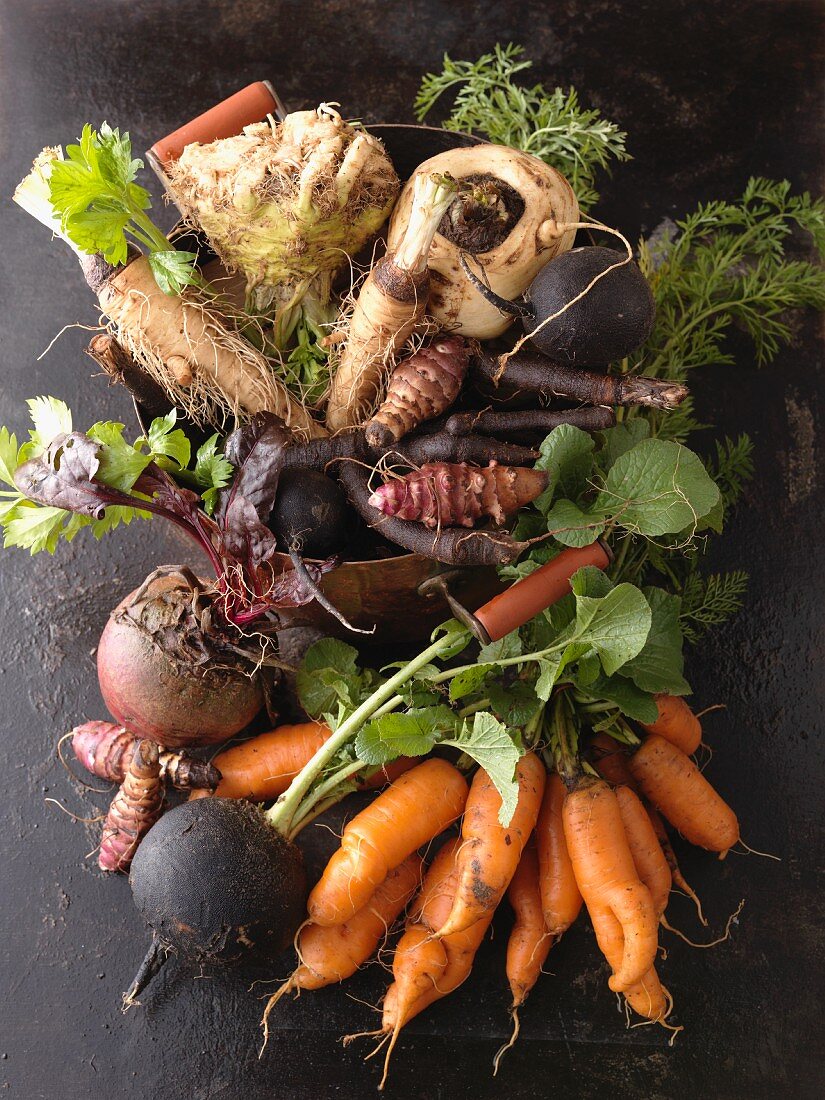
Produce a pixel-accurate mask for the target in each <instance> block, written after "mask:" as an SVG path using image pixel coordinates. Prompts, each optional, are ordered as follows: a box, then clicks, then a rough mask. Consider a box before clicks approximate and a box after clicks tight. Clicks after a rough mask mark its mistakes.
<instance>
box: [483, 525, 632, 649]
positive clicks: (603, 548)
mask: <svg viewBox="0 0 825 1100" xmlns="http://www.w3.org/2000/svg"><path fill="white" fill-rule="evenodd" d="M612 560H613V555H612V554H611V552H610V549H609V548H608V546H607V545H606V544H605V543H603V542H602V541H601V539H599V540H598V541H597V542H594V543H591V544H590V546H582V547H571V548H570V549H568V550H562V552H561V553H560V554H559V556H558V557H557V558H553V560H552V561H549V562H547V564H546V565H542V566H541V567H540V568H539V569H537V570H536V571H535V573H531V574H530V576H529V577H524V578H523V579H522V580H520V581H516V583H515V584H513V585H511V586H510V587H509V588H508V589H507V590H506V591H504V592H501V593H500V594H499V595H498V596H494V597H493V599H492V600H490V601H489V602H488V603H486V604H484V606H483V607H480V608H479V609H478V610H477V611H476V613H475V617H476V619H478V621H479V622H480V623H481V625H482V626H483V627H484V629H485V630H486V631H487V633H488V634H489V636H490V641H492V642H495V641H497V640H498V639H499V638H503V637H504V635H505V634H509V633H510V631H511V630H516V629H517V628H518V627H520V626H524V624H525V623H527V622H529V621H530V620H531V619H532V618H533V616H534V615H538V614H539V612H540V611H544V610H545V608H547V607H550V606H552V604H554V603H558V601H559V600H560V599H562V597H564V596H566V595H567V594H568V592H570V591H571V588H570V578H571V577H572V576H573V574H574V573H576V572H578V570H579V569H581V568H582V566H585V565H595V566H596V568H597V569H606V568H607V567H608V565H609V564H610V562H611V561H612Z"/></svg>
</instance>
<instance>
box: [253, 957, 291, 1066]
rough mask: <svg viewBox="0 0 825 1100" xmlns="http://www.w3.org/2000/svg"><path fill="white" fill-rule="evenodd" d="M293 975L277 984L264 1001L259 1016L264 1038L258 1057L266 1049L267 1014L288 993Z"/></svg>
mask: <svg viewBox="0 0 825 1100" xmlns="http://www.w3.org/2000/svg"><path fill="white" fill-rule="evenodd" d="M293 977H294V975H290V976H289V977H288V978H287V980H286V981H285V982H284V983H283V984H282V985H281V986H279V988H278V989H276V990H275V992H274V993H273V994H272V996H271V997H270V998H269V1000H268V1001H267V1002H266V1008H265V1009H264V1014H263V1016H262V1017H261V1027H262V1028H263V1029H264V1039H263V1042H262V1043H261V1049H260V1050H259V1051H258V1057H259V1058H262V1057H263V1053H264V1051H265V1050H266V1044H267V1043H268V1042H269V1014H270V1012H271V1011H272V1009H273V1008H274V1007H275V1005H276V1004H277V1003H278V1001H280V999H281V997H283V996H284V994H285V993H288V992H289V991H290V989H292V988H293V983H292V979H293Z"/></svg>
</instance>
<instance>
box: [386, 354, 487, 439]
mask: <svg viewBox="0 0 825 1100" xmlns="http://www.w3.org/2000/svg"><path fill="white" fill-rule="evenodd" d="M467 359H468V356H467V345H466V344H465V343H464V341H463V340H462V339H461V337H460V336H442V337H441V338H440V339H437V340H434V341H433V342H432V343H431V344H429V345H428V346H427V347H424V348H421V349H420V350H419V351H417V352H416V353H415V355H411V356H410V358H409V359H405V360H404V362H403V363H401V364H400V365H399V366H397V367H396V368H395V370H394V371H393V373H392V376H391V377H390V381H389V385H388V387H387V396H386V397H385V398H384V402H383V404H382V405H381V406H380V408H379V409H378V410H377V411H376V412H375V414H374V415H373V417H372V419H371V420H370V421H369V422H368V423H367V425H366V428H365V434H366V437H367V442H368V443H369V444H370V446H373V447H379V446H384V447H389V446H391V445H392V444H393V443H397V442H398V440H399V439H401V437H402V436H405V435H407V433H408V432H411V431H412V430H413V428H415V427H416V426H417V425H418V424H420V423H422V421H424V420H432V419H434V417H436V416H439V415H440V414H441V413H443V412H444V411H445V410H446V409H449V407H450V406H451V405H452V404H453V402H454V401H455V399H456V398H457V397H458V394H459V391H460V390H461V385H462V383H463V381H464V378H465V375H466V374H467Z"/></svg>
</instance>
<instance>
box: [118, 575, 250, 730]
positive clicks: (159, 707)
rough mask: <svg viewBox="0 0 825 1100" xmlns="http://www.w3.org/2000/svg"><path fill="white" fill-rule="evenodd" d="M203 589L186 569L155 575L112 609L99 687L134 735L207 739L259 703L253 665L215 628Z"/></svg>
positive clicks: (244, 719)
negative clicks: (179, 571) (243, 658)
mask: <svg viewBox="0 0 825 1100" xmlns="http://www.w3.org/2000/svg"><path fill="white" fill-rule="evenodd" d="M193 582H194V585H193ZM208 593H209V586H208V584H207V583H206V582H198V581H197V578H194V577H191V574H188V573H186V572H181V573H172V574H170V575H158V576H153V577H150V578H148V580H147V581H146V582H145V583H144V584H143V585H142V586H141V587H140V588H139V589H137V590H136V591H135V592H132V593H131V594H130V595H128V596H127V597H126V599H125V600H123V601H122V602H121V603H119V604H118V606H117V607H116V608H115V610H114V611H113V612H112V614H111V616H110V618H109V621H108V623H107V624H106V627H105V629H104V631H103V634H102V636H101V638H100V643H99V645H98V649H97V673H98V679H99V681H100V690H101V693H102V695H103V699H104V701H105V703H106V706H107V707H108V708H109V711H110V712H111V714H112V716H113V717H114V718H115V719H116V720H117V721H118V722H119V723H120V724H121V725H122V726H125V727H126V729H128V730H129V731H130V732H131V733H133V734H134V735H135V736H136V737H145V738H150V739H151V740H153V741H157V742H158V743H159V744H161V745H164V746H165V747H166V748H173V749H174V748H180V747H182V746H184V745H192V744H202V745H206V744H213V743H215V742H218V741H225V740H226V739H227V738H229V737H233V736H234V735H235V734H236V733H238V732H240V730H242V729H243V728H244V727H245V726H247V725H248V724H249V723H250V722H251V721H252V719H253V718H254V717H255V715H256V714H257V713H258V711H259V710H260V709H261V707H262V706H263V703H264V696H263V689H262V685H261V682H260V678H259V676H258V675H257V674H256V672H255V669H254V664H253V663H251V662H245V661H243V660H242V658H240V657H239V656H238V654H237V644H238V640H237V639H236V640H234V644H233V639H231V638H229V637H228V636H226V635H225V634H224V635H221V634H220V633H218V632H217V631H216V628H215V623H214V618H213V616H212V614H211V604H210V600H209V596H208Z"/></svg>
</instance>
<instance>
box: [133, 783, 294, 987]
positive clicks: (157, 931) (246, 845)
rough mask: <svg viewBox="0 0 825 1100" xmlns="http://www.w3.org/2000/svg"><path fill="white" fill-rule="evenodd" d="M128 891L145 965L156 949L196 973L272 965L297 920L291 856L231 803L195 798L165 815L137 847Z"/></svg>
mask: <svg viewBox="0 0 825 1100" xmlns="http://www.w3.org/2000/svg"><path fill="white" fill-rule="evenodd" d="M129 882H130V884H131V887H132V897H133V898H134V901H135V905H136V906H137V908H138V911H139V912H140V914H141V916H142V917H143V919H144V920H145V921H146V923H147V925H148V926H149V927H150V928H151V930H152V935H153V939H152V944H151V946H150V949H149V955H148V956H147V961H148V960H149V959H150V958H152V959H153V958H155V957H156V956H157V953H158V948H159V947H160V948H162V949H163V950H164V951H165V952H170V951H171V952H175V953H177V954H180V955H181V956H182V957H184V958H187V959H191V960H192V961H194V962H197V963H201V964H215V963H233V962H237V961H239V960H240V959H242V958H247V959H252V958H254V957H256V956H257V957H260V958H264V959H267V958H274V957H275V956H276V955H278V954H279V953H280V952H281V951H283V950H284V948H285V947H287V946H288V944H289V943H290V942H291V941H292V937H293V936H294V934H295V930H296V928H297V927H298V925H299V924H300V922H301V919H302V917H303V915H304V903H305V901H306V873H305V871H304V863H303V857H302V855H301V851H300V849H299V848H297V847H296V846H295V845H294V844H292V843H290V841H288V840H287V839H286V838H285V837H284V836H282V835H281V834H280V833H279V832H277V831H276V830H275V829H273V828H272V827H271V826H270V825H268V824H267V822H266V819H265V818H264V815H263V814H262V813H261V811H260V810H259V809H258V808H257V807H255V806H252V805H250V804H249V803H248V802H246V801H244V800H241V799H232V798H202V799H198V800H196V801H194V802H183V803H181V805H179V806H176V807H175V808H174V809H172V810H169V812H168V813H166V814H164V816H163V817H162V818H161V819H160V821H158V823H157V824H156V825H155V826H154V827H153V828H152V829H150V830H149V832H148V833H147V835H146V836H145V838H144V839H143V842H142V843H141V845H140V847H139V848H138V850H137V853H136V854H135V858H134V859H133V860H132V870H131V873H130V876H129ZM147 969H149V970H150V972H149V973H148V974H146V973H141V971H139V972H138V975H136V977H135V980H134V982H133V983H132V986H131V987H130V989H129V990H128V992H127V993H126V994H125V996H124V1001H123V1003H124V1007H125V1008H128V1007H129V1006H130V1005H132V1004H135V1003H136V1000H137V997H138V996H139V995H140V992H141V990H142V989H143V987H144V986H145V984H146V982H147V981H148V979H149V978H151V977H152V968H147ZM156 969H157V968H154V972H156ZM141 970H143V968H141Z"/></svg>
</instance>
